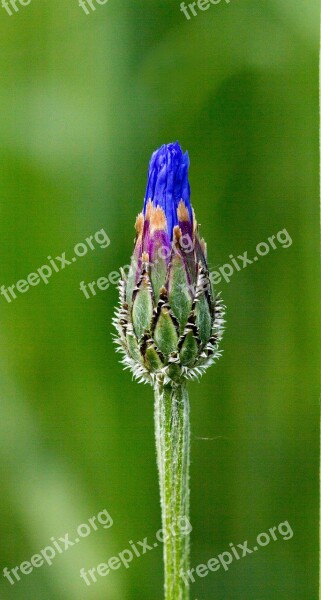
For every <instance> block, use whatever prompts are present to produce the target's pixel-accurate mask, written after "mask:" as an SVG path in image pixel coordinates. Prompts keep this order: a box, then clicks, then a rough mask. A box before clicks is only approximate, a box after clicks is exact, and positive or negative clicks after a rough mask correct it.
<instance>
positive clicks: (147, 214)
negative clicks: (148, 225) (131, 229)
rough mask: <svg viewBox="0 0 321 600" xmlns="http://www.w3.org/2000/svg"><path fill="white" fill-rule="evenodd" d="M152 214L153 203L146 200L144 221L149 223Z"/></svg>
mask: <svg viewBox="0 0 321 600" xmlns="http://www.w3.org/2000/svg"><path fill="white" fill-rule="evenodd" d="M152 212H153V203H152V201H151V200H148V202H147V206H146V212H145V218H146V221H150V217H151V214H152Z"/></svg>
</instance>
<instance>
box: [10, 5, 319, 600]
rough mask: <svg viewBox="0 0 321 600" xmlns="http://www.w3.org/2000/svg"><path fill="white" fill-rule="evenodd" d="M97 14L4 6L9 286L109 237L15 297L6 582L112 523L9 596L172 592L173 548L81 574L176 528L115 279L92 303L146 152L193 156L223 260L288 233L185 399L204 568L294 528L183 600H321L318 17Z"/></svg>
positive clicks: (195, 184)
mask: <svg viewBox="0 0 321 600" xmlns="http://www.w3.org/2000/svg"><path fill="white" fill-rule="evenodd" d="M94 1H95V0H94ZM18 6H20V5H19V4H18ZM96 7H97V9H96V11H95V12H93V11H90V14H89V15H86V14H85V13H84V11H83V10H82V9H81V8H80V7H79V6H78V3H77V0H72V1H70V2H68V3H67V2H64V1H63V0H55V2H49V0H44V1H42V2H39V0H32V2H31V3H30V5H28V6H25V7H23V6H20V10H19V12H18V13H16V14H15V13H14V14H13V15H12V16H9V15H8V14H7V12H6V11H5V10H4V9H3V8H2V7H1V9H0V46H1V56H2V60H1V67H0V72H1V90H0V98H1V117H0V119H1V140H2V150H1V174H0V181H1V219H0V228H1V234H0V235H1V255H2V256H1V278H0V284H1V285H6V286H9V285H11V284H13V283H16V282H17V281H18V280H20V279H23V278H25V277H26V276H27V275H28V274H29V273H31V272H33V271H35V270H36V269H37V268H38V267H41V265H43V264H44V263H46V262H48V260H47V256H49V255H50V256H53V257H55V256H57V255H61V254H62V252H66V256H67V258H68V255H72V254H73V247H74V245H75V244H77V243H78V242H82V241H84V240H85V238H86V237H88V236H89V235H91V234H93V233H95V232H96V231H97V230H99V229H101V228H104V229H105V231H106V232H107V233H108V236H109V237H110V241H111V243H110V245H109V247H108V248H106V249H104V250H103V249H101V248H99V247H97V249H96V250H95V251H90V252H88V254H87V255H86V256H84V257H83V258H81V259H78V260H77V262H76V263H74V264H72V265H71V266H68V267H67V268H66V269H64V270H63V271H61V272H59V273H56V274H55V275H54V276H53V277H52V279H51V281H50V283H49V284H48V285H47V286H46V285H44V284H40V285H39V286H37V287H34V288H32V289H30V290H29V291H28V292H27V293H25V294H19V296H18V297H17V299H16V300H14V301H13V302H11V303H10V304H9V303H8V302H7V301H6V300H5V298H4V297H3V296H0V310H1V334H0V335H1V350H0V360H1V373H2V375H1V404H2V408H1V420H0V431H1V435H0V458H1V473H2V474H1V483H2V490H1V496H0V516H1V530H0V547H1V551H0V569H1V573H2V569H3V568H4V567H8V568H9V569H11V568H13V567H15V566H16V565H19V564H21V563H22V562H23V561H25V560H28V559H29V558H30V557H31V556H32V555H34V554H35V553H37V552H39V550H40V549H42V548H44V547H45V546H46V545H48V543H49V542H50V538H51V537H52V536H54V537H55V538H56V539H57V538H58V537H59V536H63V535H64V534H65V533H66V532H69V533H70V536H71V539H72V537H73V534H74V532H75V530H76V528H77V526H78V525H79V524H80V523H84V522H86V521H88V519H89V518H90V517H91V516H93V515H97V513H98V512H99V511H101V510H102V509H104V508H107V509H108V511H109V512H110V514H111V515H112V518H113V520H114V525H113V527H112V528H110V529H108V530H105V529H103V528H100V529H99V530H98V531H96V532H93V533H92V534H91V535H90V536H89V537H88V538H86V539H83V540H82V541H81V543H80V544H79V545H77V546H75V547H73V548H70V549H69V550H68V552H66V553H65V554H62V555H60V556H58V557H57V559H56V560H55V562H54V563H53V565H52V566H51V567H49V566H48V567H47V566H43V567H42V568H39V569H35V570H34V571H33V573H31V574H30V575H28V576H24V577H23V578H22V579H21V581H20V582H19V583H16V584H15V585H14V586H11V585H10V584H9V583H8V581H7V580H6V579H5V578H4V577H3V576H2V574H1V576H0V595H1V598H2V599H3V600H19V599H21V600H22V599H23V600H34V599H35V598H37V599H39V600H58V599H59V600H79V599H80V598H81V599H84V600H87V599H88V600H103V599H108V600H136V599H137V600H138V599H139V600H150V598H154V599H155V600H156V599H157V600H161V599H162V580H163V574H162V557H161V549H160V548H158V549H155V550H153V551H152V552H150V553H149V554H146V555H145V556H143V557H141V558H140V559H137V560H136V561H135V562H133V564H132V565H131V567H130V568H129V569H128V570H126V569H124V568H123V569H121V570H118V571H115V572H113V573H111V574H110V575H108V577H105V578H99V581H98V582H97V583H96V584H95V585H92V586H91V587H90V588H87V587H86V586H85V584H84V582H83V581H82V580H81V579H80V577H79V569H80V568H81V567H84V568H85V569H86V570H87V569H89V568H91V567H95V566H97V565H98V564H99V563H101V562H104V561H106V559H108V558H109V557H110V556H112V555H113V554H117V553H118V552H120V551H121V550H122V549H124V548H126V547H128V541H129V540H141V539H143V538H144V537H146V536H147V537H148V538H150V539H153V538H154V535H155V532H156V531H157V530H158V529H159V527H160V508H159V500H158V482H157V473H156V466H155V451H154V432H153V401H152V395H151V389H149V388H147V387H145V386H138V384H136V383H134V382H132V380H131V377H130V374H129V373H128V372H127V373H124V372H123V371H122V369H121V366H120V365H119V363H118V357H117V355H116V354H115V352H114V346H113V343H112V338H111V333H112V328H111V319H112V314H113V310H114V306H115V303H116V301H117V292H116V289H115V286H110V288H109V289H108V290H106V291H104V292H103V291H99V292H98V293H97V295H96V296H95V297H93V298H90V299H86V298H85V297H84V295H83V293H82V292H81V291H80V290H79V284H80V281H85V282H86V283H88V282H91V281H94V280H97V279H98V278H99V277H101V276H105V275H108V273H109V272H110V271H114V270H116V269H118V268H119V266H120V265H123V264H126V263H127V262H128V259H129V256H130V254H131V250H132V242H133V235H134V230H133V224H134V219H135V217H136V214H137V213H138V212H139V211H140V210H141V206H142V201H143V196H144V191H145V183H146V171H147V164H148V160H149V157H150V154H151V152H152V151H153V150H154V149H155V148H156V147H158V146H159V145H161V144H162V143H164V142H169V141H175V140H179V141H180V143H181V144H182V146H183V148H184V149H188V151H189V154H190V158H191V171H190V180H191V186H192V200H193V204H194V208H195V210H196V213H197V217H198V221H199V222H200V223H201V225H202V234H203V236H204V237H205V239H206V240H207V242H208V250H209V258H210V265H211V268H215V267H217V266H218V265H222V264H223V263H225V262H227V261H229V258H228V257H229V255H230V254H233V255H234V256H236V255H238V254H242V253H243V252H245V251H248V252H249V256H251V254H253V253H254V252H255V246H256V244H257V243H259V242H262V241H266V240H267V238H268V237H269V236H271V235H273V234H276V233H277V232H278V231H279V230H281V229H284V228H286V229H287V231H288V232H289V234H290V236H291V238H292V240H293V244H292V245H291V246H290V247H289V248H287V249H285V248H282V247H278V249H277V250H275V251H272V250H271V252H270V253H269V254H268V255H267V256H266V257H264V258H263V257H262V259H260V260H259V261H258V262H256V263H255V264H253V265H249V266H248V267H247V268H246V269H244V270H243V271H240V272H238V273H236V274H235V275H233V277H232V278H231V281H230V283H228V284H227V283H226V282H224V281H223V282H222V283H221V284H220V285H219V286H218V288H219V290H220V291H221V292H222V296H223V298H224V302H225V304H226V306H227V328H226V333H225V336H224V341H223V344H222V347H223V349H224V353H223V357H222V359H221V360H220V361H219V363H218V364H217V365H216V366H215V367H213V368H212V369H211V370H210V371H208V373H207V374H206V375H205V376H204V377H203V379H202V381H201V382H200V383H199V384H191V386H190V397H191V420H192V432H193V435H192V468H191V470H192V493H191V502H192V523H193V532H192V565H193V566H195V565H197V564H198V563H201V562H207V560H208V559H209V558H210V557H213V556H216V555H217V554H218V553H220V552H223V551H224V550H227V549H228V544H229V543H230V542H234V543H242V542H243V540H245V539H248V540H249V542H250V544H251V543H252V544H253V542H254V540H255V537H256V535H257V534H258V533H260V532H262V531H268V529H269V527H272V526H273V525H277V524H279V523H280V522H281V521H284V520H288V521H289V523H290V524H291V527H292V529H293V531H294V536H293V538H292V539H291V540H289V541H287V542H285V541H282V540H280V541H278V542H273V543H271V544H270V545H269V546H267V547H266V548H262V549H261V550H260V551H259V552H257V553H256V554H255V555H252V556H248V557H247V558H246V559H245V558H244V559H243V561H239V562H235V563H233V565H231V568H230V570H229V572H227V573H225V572H224V571H223V570H222V569H221V571H219V572H217V573H211V574H210V575H208V576H207V577H206V578H203V579H200V578H198V579H197V581H196V583H195V584H194V585H193V586H192V590H191V599H192V600H195V599H198V600H206V599H211V600H230V599H231V598H233V600H288V599H289V598H292V599H293V600H294V599H295V600H316V598H317V548H318V516H317V509H318V485H317V479H318V395H319V381H318V347H319V343H320V338H319V334H318V325H319V316H320V315H319V301H318V281H319V271H318V238H319V211H318V200H317V197H318V176H317V167H318V149H317V146H318V131H317V130H318V127H317V119H318V86H317V68H318V65H317V63H318V34H319V33H318V21H319V14H318V13H319V4H318V2H316V0H311V1H310V2H295V1H293V2H289V1H288V0H260V1H259V2H258V1H257V0H231V2H230V3H229V4H227V3H226V2H224V1H223V0H222V2H221V3H220V4H218V5H216V6H215V5H214V6H211V9H210V10H208V11H207V12H204V13H201V12H200V14H199V15H198V16H197V17H195V18H193V19H191V20H190V21H187V20H186V19H185V17H184V16H183V14H182V13H181V12H180V10H179V1H178V0H168V1H167V2H163V1H161V0H158V1H156V0H148V2H143V1H142V0H136V2H131V1H130V0H122V1H121V2H120V1H119V0H109V2H108V3H107V4H105V5H98V4H96ZM204 438H206V439H204Z"/></svg>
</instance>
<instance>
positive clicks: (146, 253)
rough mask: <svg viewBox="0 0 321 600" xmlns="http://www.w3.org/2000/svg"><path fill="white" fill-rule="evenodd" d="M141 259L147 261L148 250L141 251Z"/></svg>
mask: <svg viewBox="0 0 321 600" xmlns="http://www.w3.org/2000/svg"><path fill="white" fill-rule="evenodd" d="M142 261H143V262H147V263H148V262H149V254H148V252H143V254H142Z"/></svg>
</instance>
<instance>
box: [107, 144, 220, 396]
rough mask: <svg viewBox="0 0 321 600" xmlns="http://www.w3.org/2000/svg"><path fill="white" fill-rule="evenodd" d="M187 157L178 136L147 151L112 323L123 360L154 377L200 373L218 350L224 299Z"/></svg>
mask: <svg viewBox="0 0 321 600" xmlns="http://www.w3.org/2000/svg"><path fill="white" fill-rule="evenodd" d="M188 169H189V157H188V153H187V152H186V153H185V154H183V152H182V149H181V147H180V145H179V144H178V142H176V143H171V144H167V145H163V146H162V147H161V148H159V149H158V150H157V151H156V152H154V153H153V155H152V157H151V160H150V164H149V171H148V181H147V188H146V195H145V201H144V207H143V211H142V212H141V213H140V214H139V215H138V217H137V219H136V224H135V228H136V239H135V245H134V252H133V256H132V260H131V266H130V270H129V273H128V276H126V275H125V273H124V272H123V271H122V278H121V280H120V288H119V289H120V306H119V307H118V309H117V311H116V315H115V318H114V325H115V327H116V329H117V333H118V336H117V337H116V340H115V341H116V343H117V344H118V346H119V347H118V350H119V351H121V352H122V353H123V359H122V362H123V363H124V364H125V365H126V367H127V368H130V369H131V370H132V372H133V374H134V376H135V377H136V378H138V379H139V380H140V381H144V382H149V383H151V384H152V385H154V383H155V381H156V380H157V378H158V376H161V377H162V380H163V381H165V383H166V381H170V380H172V381H174V382H175V381H176V382H179V381H183V380H184V379H193V378H195V377H196V378H197V377H198V376H200V375H201V374H202V373H203V372H204V371H205V369H206V368H207V367H209V366H210V365H211V364H212V363H213V362H214V360H215V358H217V357H218V356H219V355H220V352H219V350H218V344H219V341H220V339H221V335H222V325H223V322H224V321H223V307H222V304H221V301H220V299H219V298H217V297H216V296H215V293H214V290H213V287H212V285H211V281H210V278H209V271H208V265H207V258H206V244H205V242H204V240H203V239H201V238H200V237H199V228H198V225H197V222H196V219H195V215H194V211H193V209H192V206H191V202H190V186H189V181H188Z"/></svg>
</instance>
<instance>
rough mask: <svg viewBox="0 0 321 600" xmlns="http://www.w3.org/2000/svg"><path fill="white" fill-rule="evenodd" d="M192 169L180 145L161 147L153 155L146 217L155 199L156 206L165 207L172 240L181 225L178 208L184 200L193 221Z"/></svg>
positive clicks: (149, 175) (148, 183)
mask: <svg viewBox="0 0 321 600" xmlns="http://www.w3.org/2000/svg"><path fill="white" fill-rule="evenodd" d="M188 169H189V157H188V153H187V152H185V154H183V151H182V148H181V147H180V145H179V143H178V142H175V143H173V144H164V145H163V146H161V148H159V149H158V150H156V152H154V153H153V154H152V157H151V160H150V163H149V169H148V181H147V188H146V194H145V202H144V214H145V213H146V205H147V202H148V200H152V202H153V205H154V206H161V207H162V208H163V210H164V212H165V215H166V219H167V225H168V233H169V235H170V236H171V237H172V233H173V227H174V226H175V225H178V219H177V207H178V204H179V202H180V200H184V203H185V205H186V208H187V210H188V213H189V216H190V219H191V222H192V218H193V217H192V207H191V201H190V185H189V182H188Z"/></svg>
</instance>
